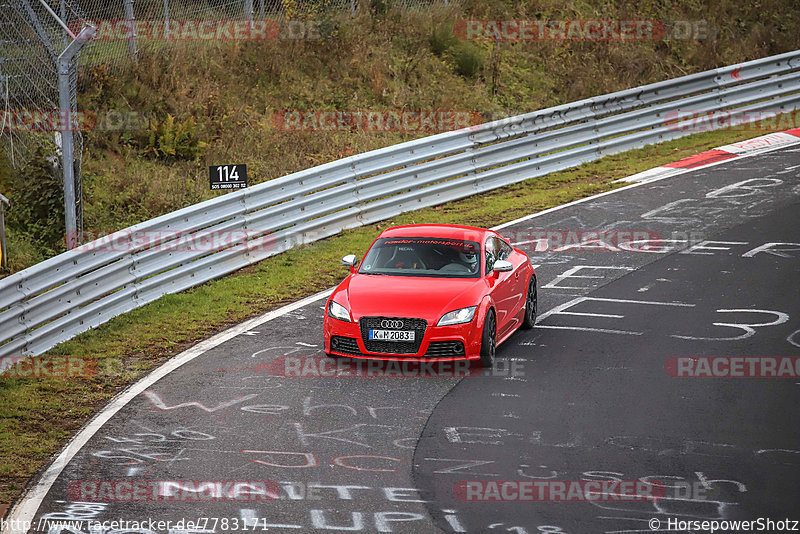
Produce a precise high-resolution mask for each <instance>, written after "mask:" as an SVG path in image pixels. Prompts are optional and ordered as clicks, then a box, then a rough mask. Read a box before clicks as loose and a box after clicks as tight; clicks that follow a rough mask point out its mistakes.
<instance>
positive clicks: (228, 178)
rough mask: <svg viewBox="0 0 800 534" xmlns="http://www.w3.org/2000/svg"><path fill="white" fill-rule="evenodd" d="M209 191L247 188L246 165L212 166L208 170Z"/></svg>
mask: <svg viewBox="0 0 800 534" xmlns="http://www.w3.org/2000/svg"><path fill="white" fill-rule="evenodd" d="M208 179H209V182H210V184H211V189H212V190H214V189H243V188H245V187H247V165H214V166H213V167H209V168H208Z"/></svg>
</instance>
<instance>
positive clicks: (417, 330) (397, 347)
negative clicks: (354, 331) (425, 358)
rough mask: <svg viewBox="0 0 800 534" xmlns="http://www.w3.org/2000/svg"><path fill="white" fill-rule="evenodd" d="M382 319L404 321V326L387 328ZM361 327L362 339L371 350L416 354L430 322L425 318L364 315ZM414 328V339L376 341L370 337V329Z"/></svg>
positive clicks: (360, 321) (384, 352)
mask: <svg viewBox="0 0 800 534" xmlns="http://www.w3.org/2000/svg"><path fill="white" fill-rule="evenodd" d="M382 321H392V322H396V321H402V324H403V326H401V327H399V328H396V327H392V328H386V327H384V326H382V325H381V322H382ZM358 325H359V327H360V328H361V339H362V340H363V341H364V346H365V347H366V348H367V350H368V351H369V352H380V353H383V354H416V353H417V352H418V351H419V347H420V345H421V344H422V338H423V336H424V335H425V329H426V328H427V327H428V323H427V322H426V321H425V320H424V319H409V318H407V317H362V318H361V320H359V321H358ZM370 329H373V330H374V329H378V330H413V331H414V341H413V342H411V341H375V340H370V339H369V330H370Z"/></svg>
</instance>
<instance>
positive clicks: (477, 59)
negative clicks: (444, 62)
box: [452, 42, 486, 78]
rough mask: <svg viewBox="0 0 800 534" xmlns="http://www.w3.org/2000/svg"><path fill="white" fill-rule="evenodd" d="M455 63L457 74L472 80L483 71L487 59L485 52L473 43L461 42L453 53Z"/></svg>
mask: <svg viewBox="0 0 800 534" xmlns="http://www.w3.org/2000/svg"><path fill="white" fill-rule="evenodd" d="M452 54H453V61H455V64H456V72H457V73H459V74H460V75H462V76H465V77H467V78H472V77H474V76H475V75H476V74H478V73H479V72H480V71H481V70H483V66H484V64H485V63H486V58H485V57H484V55H483V52H482V51H481V50H480V49H479V48H478V47H477V46H475V45H473V44H472V43H466V42H461V43H459V44H458V46H456V47H455V48H454V49H453V51H452Z"/></svg>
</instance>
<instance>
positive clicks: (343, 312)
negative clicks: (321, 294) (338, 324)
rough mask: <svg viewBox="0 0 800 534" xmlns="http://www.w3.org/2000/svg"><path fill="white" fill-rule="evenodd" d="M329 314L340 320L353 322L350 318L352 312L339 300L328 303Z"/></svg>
mask: <svg viewBox="0 0 800 534" xmlns="http://www.w3.org/2000/svg"><path fill="white" fill-rule="evenodd" d="M328 315H329V316H330V317H333V318H334V319H339V320H340V321H347V322H348V323H351V322H352V321H351V320H350V312H349V311H347V308H345V307H344V306H342V305H341V304H339V303H338V302H334V301H331V302H330V304H328Z"/></svg>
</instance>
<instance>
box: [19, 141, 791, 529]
mask: <svg viewBox="0 0 800 534" xmlns="http://www.w3.org/2000/svg"><path fill="white" fill-rule="evenodd" d="M797 144H800V139H798V141H797V143H787V144H782V145H779V146H776V147H770V148H771V150H763V151H762V150H756V151H753V152H752V153H749V154H748V153H745V154H742V155H740V156H739V157H737V158H730V159H728V160H724V161H719V162H714V163H710V164H708V165H702V166H700V167H695V168H693V169H687V172H689V171H696V170H700V169H704V168H706V167H712V166H715V165H719V164H722V163H729V162H730V161H731V160H740V159H743V158H748V157H752V156H758V155H761V154H764V153H766V152H772V151H773V150H779V149H782V148H787V147H790V146H794V145H797ZM653 168H658V167H653ZM681 174H684V173H680V174H670V175H667V176H660V177H657V178H655V179H653V180H647V181H644V182H634V183H632V184H630V185H626V186H623V187H618V188H616V189H612V190H610V191H604V192H602V193H598V194H596V195H592V196H589V197H586V198H581V199H578V200H573V201H572V202H567V203H566V204H561V205H558V206H554V207H552V208H548V209H546V210H542V211H539V212H536V213H531V214H529V215H524V216H522V217H520V218H518V219H514V220H513V221H508V222H505V223H503V224H500V225H497V226H494V227H492V228H491V230H495V231H497V230H500V229H503V228H506V227H508V226H512V225H514V224H517V223H520V222H524V221H527V220H530V219H533V218H535V217H540V216H542V215H547V214H548V213H552V212H554V211H558V210H561V209H564V208H568V207H571V206H575V205H577V204H582V203H584V202H589V201H591V200H595V199H598V198H602V197H604V196H606V195H611V194H613V193H618V192H620V191H625V190H628V189H632V188H634V187H639V186H641V185H646V184H652V183H654V182H658V181H661V180H664V179H666V178H672V177H674V176H680V175H681ZM334 289H335V287H331V288H328V289H326V290H324V291H320V292H319V293H316V294H314V295H310V296H308V297H305V298H303V299H301V300H298V301H297V302H293V303H291V304H287V305H286V306H283V307H281V308H278V309H277V310H273V311H271V312H267V313H265V314H264V315H261V316H259V317H254V318H253V319H248V320H247V321H245V322H243V323H241V324H238V325H236V326H233V327H231V328H229V329H227V330H224V331H222V332H220V333H218V334H216V335H214V336H212V337H210V338H208V339H206V340H203V341H201V342H200V343H198V344H196V345H194V346H193V347H190V348H189V349H187V350H185V351H183V352H181V353H180V354H178V355H177V356H174V357H173V358H171V359H170V360H168V361H167V362H165V363H164V364H163V365H161V367H158V368H157V369H154V370H153V371H151V372H150V374H148V375H146V376H145V377H143V378H141V379H140V380H139V381H138V382H136V383H134V384H133V385H131V386H129V387H128V388H127V389H125V390H124V391H122V392H120V393H119V394H118V395H117V396H116V397H114V398H113V399H112V400H111V402H109V403H108V404H107V405H106V406H105V407H104V408H103V409H102V410H101V411H100V412H99V413H98V414H97V415H95V416H94V417H93V418H92V419H91V420H90V421H89V423H87V424H86V425H85V426H84V427H83V428H82V429H81V430H80V431H79V432H78V433H77V434H76V435H75V436H73V437H72V438H71V439H70V440H69V442H67V445H65V446H64V448H63V449H62V451H61V453H60V454H59V455H58V457H57V458H56V459H55V460H54V461H53V463H52V464H50V466H49V467H48V468H47V470H46V471H45V472H44V474H43V475H42V476H41V478H40V479H39V480H38V481H37V483H36V485H35V486H33V487H31V488H30V489H29V490H28V491H27V492H26V493H25V494H24V495H23V496H22V498H21V499H20V500H19V501H17V503H16V504H15V505H14V507H13V508H12V509H11V512H10V513H9V514H8V519H6V521H7V522H8V523H9V524H10V523H11V521H13V520H16V521H17V523H16V524H18V525H21V524H25V521H27V522H28V523H29V524H30V523H32V521H33V516H34V515H35V514H36V512H37V510H38V509H39V506H40V505H41V503H42V500H44V497H45V495H47V492H48V491H49V490H50V488H51V487H52V486H53V484H54V483H55V480H56V479H57V478H58V476H59V475H60V474H61V472H62V471H63V470H64V468H65V467H66V465H67V464H68V463H69V461H70V460H72V458H73V457H74V456H75V454H77V453H78V451H79V450H80V449H81V448H83V446H84V445H85V444H86V443H87V442H88V441H89V440H90V439H91V438H92V437H93V436H94V435H95V434H96V433H97V431H98V430H100V428H102V426H103V425H104V424H105V423H106V422H107V421H108V420H109V419H111V417H113V416H114V415H115V414H116V413H117V412H118V411H120V410H121V409H122V408H123V407H125V406H126V405H127V404H128V403H129V402H130V401H131V400H132V399H133V398H134V397H136V396H137V395H139V394H140V393H141V392H143V391H144V390H146V389H147V388H149V387H150V386H151V385H153V384H154V383H155V382H157V381H158V380H160V379H162V378H164V377H165V376H167V375H168V374H170V373H171V372H172V371H174V370H175V369H178V368H179V367H181V366H182V365H184V364H185V363H188V362H190V361H192V360H194V359H195V358H197V357H198V356H201V355H202V354H204V353H205V352H206V351H209V350H211V349H213V348H214V347H216V346H218V345H221V344H222V343H224V342H226V341H228V340H230V339H232V338H234V337H236V336H238V335H239V334H241V333H243V332H247V331H248V330H251V329H252V328H254V327H256V326H259V325H261V324H264V323H266V322H268V321H271V320H273V319H276V318H278V317H281V316H283V315H286V314H287V313H290V312H292V311H294V310H297V309H299V308H302V307H304V306H306V305H308V304H311V303H313V302H316V301H317V300H320V299H321V298H323V297H327V296H329V295H330V294H331V293H332V292H333V290H334ZM3 532H6V530H5V529H4V530H3ZM9 532H10V527H9ZM27 532H28V529H23V530H21V531H20V533H22V534H26V533H27Z"/></svg>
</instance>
